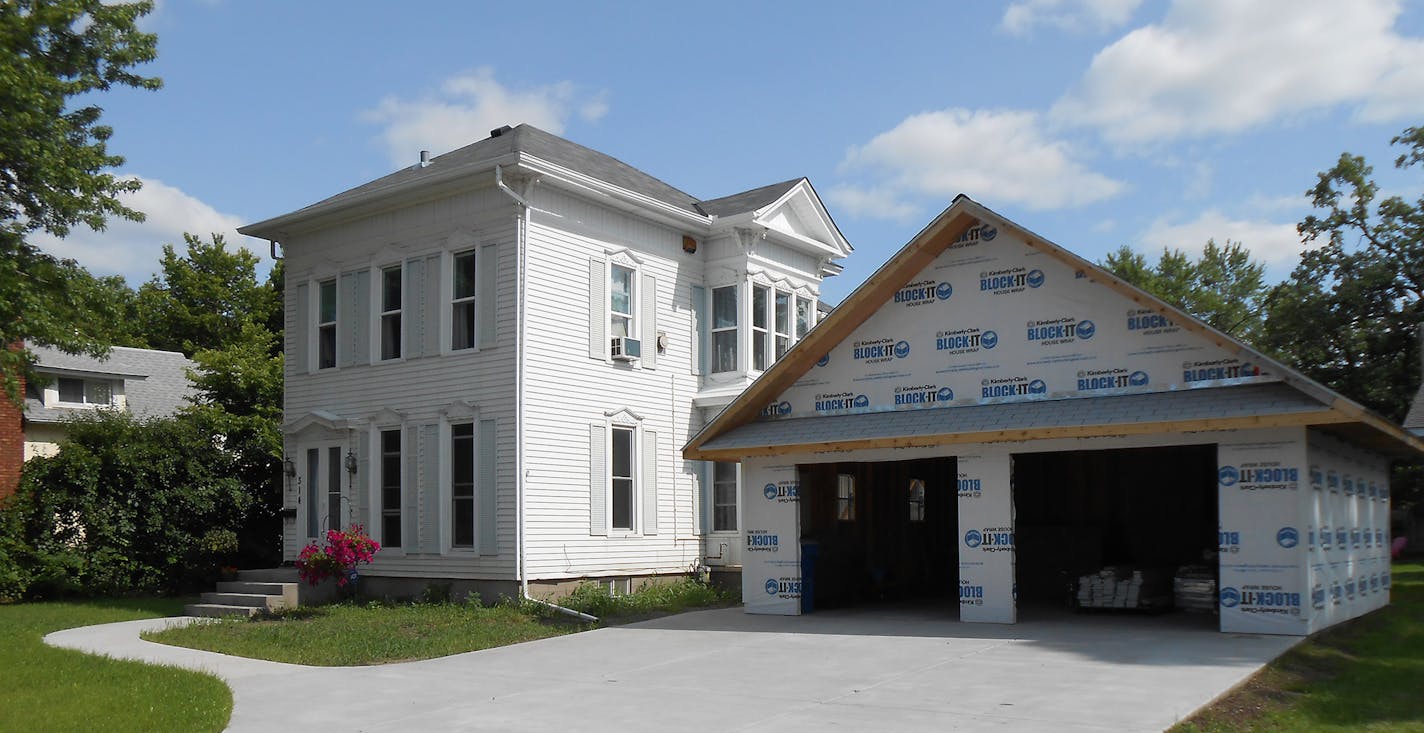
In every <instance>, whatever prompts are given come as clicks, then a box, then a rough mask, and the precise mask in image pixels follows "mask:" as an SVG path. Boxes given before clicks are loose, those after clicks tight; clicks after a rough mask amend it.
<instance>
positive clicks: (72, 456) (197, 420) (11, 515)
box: [0, 410, 251, 598]
mask: <svg viewBox="0 0 1424 733" xmlns="http://www.w3.org/2000/svg"><path fill="white" fill-rule="evenodd" d="M214 435H217V433H216V432H215V431H214V430H213V429H212V426H211V425H209V424H208V423H207V422H206V421H205V419H204V418H203V417H202V416H201V415H186V414H185V415H182V416H179V417H175V418H163V419H150V420H141V419H138V418H134V417H132V416H131V415H128V414H127V413H121V412H115V411H109V410H104V411H96V412H95V413H93V414H92V415H87V416H84V417H82V418H80V419H77V420H74V421H72V422H71V423H70V424H69V426H68V437H67V439H66V441H65V442H64V443H62V444H61V448H60V450H59V452H58V453H57V454H55V455H54V456H51V457H46V458H36V459H33V460H31V461H29V462H27V463H26V464H25V466H24V470H23V473H22V475H21V480H20V486H19V489H18V491H17V492H16V494H15V495H14V496H13V497H12V501H11V502H10V504H9V505H8V506H7V507H6V509H5V510H4V511H3V512H0V515H3V516H4V517H5V519H4V521H0V555H4V556H5V557H4V558H0V568H8V569H7V570H0V595H4V596H6V597H9V598H16V597H21V596H26V595H28V596H55V595H65V594H74V593H80V594H125V593H133V592H150V593H151V592H162V591H170V592H172V591H177V590H183V589H188V588H193V587H196V586H198V585H199V584H203V583H206V582H209V581H210V580H211V579H212V577H213V573H214V571H215V562H214V554H215V552H217V551H224V552H226V551H230V550H231V549H233V545H234V543H235V540H236V534H234V529H235V528H237V527H240V526H241V524H242V521H243V519H244V516H245V513H246V511H247V509H248V507H249V506H250V504H251V499H250V497H249V494H248V492H247V491H246V490H245V489H244V487H243V484H242V482H241V481H240V480H239V479H238V478H236V477H235V476H234V475H233V474H234V472H233V471H232V464H233V460H234V457H233V455H232V454H231V453H230V452H228V451H226V450H224V449H223V448H222V447H221V445H220V444H219V443H220V441H218V440H215V439H214V437H213V436H214Z"/></svg>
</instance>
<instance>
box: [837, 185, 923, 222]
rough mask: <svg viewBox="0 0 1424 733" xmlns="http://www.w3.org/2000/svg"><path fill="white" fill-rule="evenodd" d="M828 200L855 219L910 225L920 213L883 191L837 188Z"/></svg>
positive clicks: (914, 207)
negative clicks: (887, 220)
mask: <svg viewBox="0 0 1424 733" xmlns="http://www.w3.org/2000/svg"><path fill="white" fill-rule="evenodd" d="M826 198H828V199H830V201H831V203H833V204H835V205H836V207H837V209H836V210H837V211H838V212H839V211H845V212H846V213H848V214H850V215H851V216H854V217H863V218H872V219H891V220H894V221H898V222H900V223H902V224H908V223H910V222H912V221H914V220H915V218H916V217H917V216H918V215H919V213H920V209H919V207H917V206H914V205H913V204H910V203H908V202H906V201H902V200H900V199H899V198H897V197H896V196H895V194H893V193H891V192H889V191H886V190H883V189H872V188H857V187H855V186H835V187H833V188H831V189H830V190H828V191H827V192H826Z"/></svg>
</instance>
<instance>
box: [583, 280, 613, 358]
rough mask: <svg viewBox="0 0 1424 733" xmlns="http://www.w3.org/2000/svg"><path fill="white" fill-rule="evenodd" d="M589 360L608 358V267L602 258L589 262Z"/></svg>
mask: <svg viewBox="0 0 1424 733" xmlns="http://www.w3.org/2000/svg"><path fill="white" fill-rule="evenodd" d="M588 358H590V359H600V360H601V359H606V358H608V267H607V265H606V264H605V263H604V261H603V258H602V257H593V258H591V259H589V261H588Z"/></svg>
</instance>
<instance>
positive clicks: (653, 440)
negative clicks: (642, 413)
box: [640, 430, 658, 535]
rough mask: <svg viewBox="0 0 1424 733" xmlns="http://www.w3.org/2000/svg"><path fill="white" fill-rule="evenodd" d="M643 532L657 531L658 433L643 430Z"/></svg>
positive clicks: (647, 533) (649, 533) (652, 532)
mask: <svg viewBox="0 0 1424 733" xmlns="http://www.w3.org/2000/svg"><path fill="white" fill-rule="evenodd" d="M640 478H642V480H643V534H645V535H655V534H657V533H658V434H657V433H655V432H653V431H652V430H644V431H643V475H642V476H641V477H640Z"/></svg>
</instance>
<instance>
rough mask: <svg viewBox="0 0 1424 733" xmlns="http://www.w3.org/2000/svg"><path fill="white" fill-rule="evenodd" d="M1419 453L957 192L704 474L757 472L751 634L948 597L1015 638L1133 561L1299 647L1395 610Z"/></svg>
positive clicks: (794, 364)
mask: <svg viewBox="0 0 1424 733" xmlns="http://www.w3.org/2000/svg"><path fill="white" fill-rule="evenodd" d="M1421 448H1424V444H1421V442H1420V440H1419V439H1418V438H1416V437H1415V436H1412V435H1410V434H1407V433H1405V432H1404V431H1402V430H1401V429H1400V428H1399V427H1397V426H1395V425H1393V424H1391V423H1389V422H1388V421H1386V420H1385V419H1383V418H1381V417H1379V416H1377V415H1374V414H1372V413H1370V412H1368V411H1367V410H1365V409H1364V408H1363V407H1361V406H1360V405H1358V404H1356V403H1354V402H1352V401H1350V400H1348V399H1346V398H1344V397H1342V396H1340V395H1338V394H1335V393H1334V392H1332V391H1330V390H1329V389H1327V388H1325V387H1323V386H1321V385H1319V384H1317V383H1315V382H1312V381H1310V380H1309V379H1307V378H1305V377H1303V376H1302V375H1300V374H1298V373H1296V372H1294V371H1293V370H1291V369H1289V368H1287V367H1285V366H1284V365H1282V364H1279V363H1277V362H1275V361H1273V360H1271V359H1268V358H1266V357H1265V356H1263V355H1262V354H1259V353H1257V352H1255V351H1253V350H1252V349H1250V348H1249V347H1247V346H1245V345H1244V344H1242V343H1240V342H1237V341H1235V340H1233V339H1232V338H1230V337H1228V336H1226V335H1224V334H1222V333H1220V332H1218V331H1216V330H1214V329H1212V328H1210V327H1208V326H1206V325H1204V324H1203V323H1201V322H1200V321H1197V320H1195V319H1193V318H1191V317H1190V316H1188V315H1186V314H1185V313H1183V312H1181V311H1179V310H1177V309H1175V308H1173V307H1171V306H1169V305H1167V304H1165V303H1163V302H1161V301H1159V300H1157V299H1155V298H1153V297H1151V296H1149V295H1147V294H1145V293H1144V292H1142V291H1140V290H1138V289H1136V288H1134V287H1132V286H1130V285H1127V284H1126V283H1124V282H1122V281H1121V280H1118V279H1117V278H1115V277H1114V276H1112V275H1111V274H1109V273H1107V272H1105V271H1103V270H1101V269H1099V268H1098V267H1096V266H1094V265H1092V264H1091V263H1089V262H1087V261H1086V260H1083V259H1081V258H1079V257H1077V256H1075V255H1073V254H1071V253H1069V252H1067V251H1065V250H1063V249H1061V248H1059V247H1058V246H1056V245H1054V244H1051V243H1049V242H1048V241H1046V240H1044V239H1042V238H1041V237H1038V236H1036V235H1034V234H1033V233H1031V232H1029V231H1027V230H1025V229H1023V228H1021V227H1019V226H1017V225H1016V224H1014V223H1013V222H1010V221H1008V220H1007V219H1004V218H1003V217H1001V216H998V215H997V214H995V213H993V212H992V211H990V210H988V209H986V208H984V207H983V206H980V205H979V204H977V203H975V202H974V201H972V200H970V199H968V198H967V197H963V196H961V197H959V198H957V199H956V200H955V201H954V203H953V204H952V205H951V206H950V207H949V208H948V209H947V210H945V211H944V212H943V213H942V214H941V215H940V216H939V217H938V218H936V219H935V220H934V222H932V223H931V224H930V225H929V226H928V227H927V228H925V229H924V230H923V231H922V232H920V233H919V234H918V235H917V236H916V237H915V238H914V239H913V240H912V241H911V242H910V243H909V244H908V245H907V246H906V247H905V248H904V249H902V250H901V251H900V252H899V253H898V254H896V255H895V256H894V257H893V258H892V259H891V260H890V261H889V262H887V263H886V264H885V265H884V266H883V267H882V268H881V269H880V270H879V271H877V272H876V273H875V274H874V275H873V276H872V277H871V278H870V279H869V280H867V281H866V282H865V283H864V284H863V285H862V286H861V287H860V288H859V289H857V290H856V291H855V292H854V293H853V294H852V295H851V296H850V297H849V298H847V300H846V301H845V302H844V303H842V304H841V305H840V306H839V307H837V308H836V309H835V310H834V311H833V312H832V313H831V315H830V316H828V317H827V318H826V319H825V320H824V321H822V322H821V324H820V325H818V326H817V328H815V329H814V330H813V331H812V332H811V333H810V334H809V335H808V336H807V338H805V339H804V340H803V341H801V342H800V343H799V344H798V345H797V346H796V347H795V348H794V349H792V351H791V352H789V353H788V354H787V355H786V356H785V357H783V359H782V360H781V361H780V362H778V363H777V364H776V365H775V366H774V367H773V368H772V369H771V370H769V371H768V372H766V373H765V374H764V375H762V377H761V378H760V379H759V380H757V381H756V382H755V383H754V384H752V385H751V386H750V387H749V388H748V389H747V391H746V392H744V393H743V394H742V395H741V396H740V397H739V398H738V399H737V400H736V401H734V402H733V403H732V404H731V405H729V406H728V408H727V409H726V410H724V411H723V412H722V413H721V414H720V415H719V416H718V417H717V418H716V419H714V420H713V421H712V422H711V423H709V424H708V425H707V426H706V427H705V428H704V429H703V430H702V431H701V432H700V433H698V434H697V435H696V436H695V437H694V438H693V439H692V440H691V441H689V443H688V444H687V446H686V447H685V449H684V455H685V457H687V458H697V459H703V460H715V461H726V460H740V461H741V463H742V478H743V480H742V483H741V487H742V489H741V490H742V492H743V493H742V497H741V501H742V506H743V519H744V525H743V527H744V537H745V539H746V543H747V546H746V548H744V549H745V554H744V559H743V575H742V578H743V588H742V592H743V597H744V601H745V604H746V610H747V611H748V612H749V613H764V614H798V613H801V612H803V610H804V609H807V608H808V607H811V606H814V605H815V603H814V600H815V598H813V596H829V595H830V594H831V591H837V592H839V591H846V588H851V590H853V591H855V592H859V593H861V596H862V597H863V596H867V595H876V596H877V597H879V596H884V595H890V594H895V593H906V592H910V591H913V590H919V591H921V592H923V591H926V590H932V591H934V592H939V591H940V590H943V591H947V592H945V593H943V597H945V598H947V599H954V598H956V597H957V599H958V605H959V612H960V617H961V619H962V620H964V621H978V622H995V623H1013V622H1014V621H1015V619H1016V616H1017V611H1018V606H1019V604H1020V603H1021V602H1022V601H1023V600H1024V596H1025V593H1026V591H1027V590H1028V589H1029V588H1028V585H1029V581H1030V580H1031V579H1032V581H1033V582H1032V584H1033V585H1034V586H1035V587H1045V586H1047V587H1048V590H1047V591H1042V592H1041V595H1042V596H1044V597H1048V598H1052V594H1053V593H1054V592H1056V591H1054V590H1053V588H1052V586H1053V583H1054V582H1056V581H1055V580H1054V578H1069V577H1072V576H1076V575H1077V574H1078V573H1081V572H1091V568H1087V567H1074V566H1073V558H1079V560H1078V562H1079V563H1080V564H1081V565H1090V564H1091V563H1092V562H1100V563H1108V562H1109V561H1113V560H1114V559H1117V560H1121V559H1122V558H1127V559H1128V560H1132V559H1133V558H1139V559H1143V560H1150V562H1151V563H1154V564H1158V565H1161V564H1167V563H1170V566H1172V567H1176V566H1181V565H1189V564H1192V563H1194V562H1196V563H1201V562H1205V563H1209V565H1210V566H1211V568H1212V569H1214V570H1215V572H1216V575H1217V579H1216V580H1217V586H1216V588H1217V595H1218V601H1217V603H1218V610H1219V614H1220V629H1221V630H1222V631H1229V632H1254V633H1272V634H1289V635H1304V634H1308V633H1311V632H1313V631H1316V630H1318V629H1321V628H1324V627H1326V626H1330V625H1332V624H1335V623H1338V622H1340V621H1343V620H1346V619H1349V618H1353V617H1356V616H1359V615H1361V614H1364V613H1367V612H1369V611H1371V610H1374V609H1376V608H1379V607H1381V606H1383V605H1385V604H1386V603H1387V602H1388V598H1389V587H1390V565H1389V542H1390V537H1389V505H1390V502H1389V469H1390V462H1391V461H1392V460H1397V459H1404V460H1417V459H1418V457H1419V454H1420V451H1421ZM1087 467H1091V470H1092V471H1093V472H1094V473H1093V476H1092V477H1086V476H1085V474H1084V472H1085V471H1087V470H1088V468H1087ZM946 474H952V475H946ZM812 484H815V485H814V486H813V485H812ZM813 496H814V497H820V498H813ZM887 496H888V497H892V498H891V499H887V498H886V497H887ZM917 502H918V503H917ZM936 503H937V504H936ZM1049 504H1052V508H1051V509H1048V510H1045V506H1047V505H1049ZM1088 505H1092V506H1091V507H1089V506H1088ZM887 507H888V508H887ZM897 507H898V508H897ZM935 517H939V519H938V520H936V519H935ZM1074 517H1076V519H1075V518H1074ZM927 520H928V523H927ZM935 521H938V522H940V524H939V525H934V524H933V522H935ZM1030 522H1031V523H1032V530H1031V532H1030V534H1031V535H1032V542H1033V547H1032V548H1031V549H1030V548H1029V547H1028V542H1029V540H1030V537H1029V535H1026V534H1024V532H1025V531H1029V529H1030V528H1029V526H1028V523H1030ZM872 523H874V524H873V526H874V527H878V528H879V529H864V528H861V527H857V526H856V525H857V524H864V525H866V526H871V524H872ZM1213 524H1214V525H1215V526H1212V525H1213ZM933 526H939V527H941V529H940V530H939V531H926V530H925V529H924V528H926V527H933ZM917 533H918V534H917ZM813 546H814V548H815V549H814V550H808V548H810V547H813ZM951 546H953V547H952V549H951ZM808 552H814V553H816V554H817V555H818V557H816V558H809V557H806V555H807V553H808ZM1173 553H1176V554H1175V555H1174V554H1173ZM936 557H939V558H942V559H943V562H941V563H940V564H939V566H936V565H935V563H934V562H933V561H932V560H931V561H929V562H926V561H925V560H924V559H923V558H936ZM956 560H957V561H956ZM806 561H809V562H806ZM818 562H819V563H820V564H819V566H817V563H818ZM1172 567H1169V568H1168V570H1167V572H1169V573H1170V572H1172ZM803 571H804V572H803ZM1055 574H1056V575H1055ZM803 575H804V577H803ZM1045 577H1046V578H1048V579H1049V580H1048V581H1047V582H1046V583H1045V582H1040V581H1041V579H1042V578H1045ZM848 578H850V579H851V580H848ZM931 586H950V587H948V588H943V589H935V588H931ZM846 593H850V591H846ZM931 595H933V593H931ZM803 596H805V597H803ZM846 597H849V595H843V596H841V598H842V599H844V598H846ZM823 600H824V598H823ZM946 602H948V603H953V601H952V600H947V601H946Z"/></svg>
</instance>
